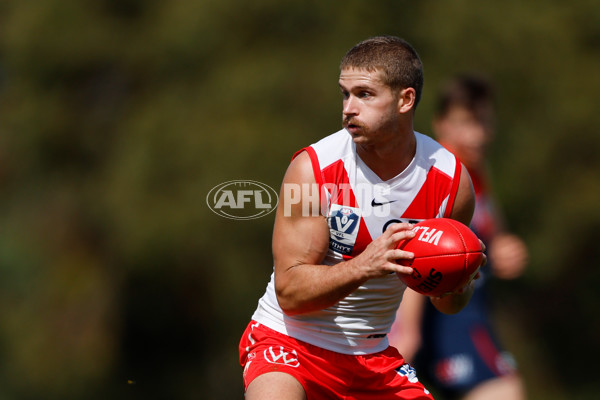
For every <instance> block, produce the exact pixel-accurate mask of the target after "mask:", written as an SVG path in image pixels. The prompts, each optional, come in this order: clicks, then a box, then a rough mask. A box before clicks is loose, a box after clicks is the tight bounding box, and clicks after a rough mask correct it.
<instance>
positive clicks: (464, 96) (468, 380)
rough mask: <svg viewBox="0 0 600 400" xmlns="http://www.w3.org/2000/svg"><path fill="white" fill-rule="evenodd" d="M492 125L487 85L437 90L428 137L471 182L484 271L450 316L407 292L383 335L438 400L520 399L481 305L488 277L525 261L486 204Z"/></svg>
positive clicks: (506, 273)
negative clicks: (484, 251) (433, 138)
mask: <svg viewBox="0 0 600 400" xmlns="http://www.w3.org/2000/svg"><path fill="white" fill-rule="evenodd" d="M493 124H494V106H493V96H492V90H491V87H490V85H489V84H488V82H487V81H485V80H484V79H481V78H478V77H476V76H468V75H461V76H457V77H455V78H454V79H453V80H451V81H450V82H449V83H448V84H447V86H446V87H445V88H444V89H443V91H442V93H441V96H440V98H439V101H438V105H437V110H436V116H435V119H434V121H433V131H434V134H435V136H436V139H437V140H438V141H439V142H440V143H441V144H442V145H444V146H445V147H446V148H447V149H449V150H450V151H451V152H453V153H454V154H455V155H456V156H457V157H458V158H459V159H460V160H461V161H462V162H463V164H464V165H465V166H466V167H467V169H468V171H469V174H470V175H471V179H472V181H473V186H474V188H475V198H476V206H475V213H474V215H473V219H472V221H471V225H470V226H471V229H472V230H473V231H474V232H475V233H476V234H477V235H478V236H479V237H480V238H481V239H482V240H483V241H484V243H485V244H486V246H487V250H488V252H487V254H488V263H487V265H486V266H484V267H483V268H482V269H481V279H478V280H477V281H476V286H475V293H474V295H473V298H472V299H471V302H470V303H469V304H468V305H467V307H465V308H464V309H463V310H462V311H461V312H460V313H459V314H457V315H444V314H441V313H439V312H437V311H436V310H434V309H433V308H432V307H431V306H430V305H429V304H428V303H429V302H425V301H424V300H425V298H424V297H423V296H421V295H419V294H417V293H415V292H413V291H411V290H409V289H407V291H406V293H405V295H404V299H403V301H402V304H401V307H400V309H399V311H398V315H397V319H396V322H395V325H394V327H393V328H392V332H391V334H390V343H391V344H392V345H394V346H396V347H397V348H398V349H399V350H400V352H401V353H402V354H403V355H404V357H405V358H406V359H407V360H408V361H412V364H413V366H415V367H416V369H417V370H418V371H419V373H420V375H421V377H422V378H424V380H426V381H427V382H428V383H429V385H431V387H432V388H434V389H437V390H436V391H437V392H438V393H440V394H441V395H443V396H444V398H445V399H465V400H467V399H468V400H494V399H502V400H520V399H524V398H525V393H524V389H523V385H522V382H521V379H520V377H519V375H518V374H517V371H516V369H515V365H514V362H513V359H512V357H511V356H510V354H508V353H507V352H505V351H503V350H502V348H501V347H500V346H499V344H498V341H497V340H496V338H495V337H494V333H493V331H492V329H491V323H490V318H489V308H488V299H487V298H486V294H487V286H488V281H489V279H490V277H492V276H493V277H497V278H501V279H513V278H516V277H518V276H520V275H521V273H522V271H523V269H524V267H525V265H526V263H527V259H528V252H527V248H526V246H525V244H524V243H523V241H522V240H521V239H520V238H519V237H517V236H515V235H513V234H510V233H507V232H506V231H505V228H504V226H503V222H502V219H501V217H500V215H499V213H498V209H497V208H496V206H495V204H494V201H493V199H492V196H491V190H490V187H489V180H488V173H487V165H486V150H487V149H488V147H489V145H490V143H491V141H492V139H493V135H494V133H493Z"/></svg>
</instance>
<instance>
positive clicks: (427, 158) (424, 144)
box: [415, 131, 458, 175]
mask: <svg viewBox="0 0 600 400" xmlns="http://www.w3.org/2000/svg"><path fill="white" fill-rule="evenodd" d="M415 137H416V139H417V155H416V158H417V159H419V160H421V162H424V163H427V164H429V165H431V166H433V165H435V166H436V168H438V169H441V170H443V171H444V172H447V173H449V174H450V175H452V174H453V173H454V170H455V169H456V164H457V162H458V160H457V159H456V157H455V156H454V154H452V153H451V152H450V151H449V150H448V149H446V148H445V147H444V146H442V145H441V144H440V143H439V142H438V141H436V140H435V139H433V138H432V137H430V136H427V135H424V134H422V133H419V132H416V131H415Z"/></svg>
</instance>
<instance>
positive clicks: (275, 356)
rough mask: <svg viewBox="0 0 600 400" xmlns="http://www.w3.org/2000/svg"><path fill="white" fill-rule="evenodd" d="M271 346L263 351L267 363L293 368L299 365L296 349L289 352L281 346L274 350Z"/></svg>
mask: <svg viewBox="0 0 600 400" xmlns="http://www.w3.org/2000/svg"><path fill="white" fill-rule="evenodd" d="M273 347H274V346H270V347H269V348H268V349H266V350H265V352H264V356H265V360H266V361H267V362H268V363H270V364H279V365H287V366H288V367H293V368H297V367H299V366H300V361H298V353H296V350H292V351H291V352H289V351H285V350H284V349H283V346H279V349H277V350H275V349H274V348H273Z"/></svg>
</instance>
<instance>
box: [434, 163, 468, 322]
mask: <svg viewBox="0 0 600 400" xmlns="http://www.w3.org/2000/svg"><path fill="white" fill-rule="evenodd" d="M474 210H475V193H474V191H473V184H472V183H471V177H470V176H469V173H468V172H467V169H466V168H465V166H464V165H463V166H462V168H461V174H460V183H459V185H458V191H457V193H456V199H455V200H454V207H453V208H452V212H451V213H450V218H452V219H455V220H457V221H460V222H462V223H463V224H465V225H467V226H469V224H470V223H471V218H472V217H473V211H474ZM473 289H474V287H473V281H471V282H469V283H468V284H467V285H466V286H465V287H464V288H462V289H461V290H459V291H458V292H455V293H453V294H449V295H447V296H443V297H430V299H431V303H432V304H433V305H434V306H435V308H437V309H438V311H440V312H443V313H444V314H456V313H457V312H459V311H460V310H462V309H463V308H464V307H465V306H466V305H467V303H468V302H469V300H470V299H471V296H472V295H473Z"/></svg>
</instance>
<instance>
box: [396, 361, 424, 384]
mask: <svg viewBox="0 0 600 400" xmlns="http://www.w3.org/2000/svg"><path fill="white" fill-rule="evenodd" d="M396 371H397V372H398V373H399V374H400V375H402V376H405V377H406V379H408V381H409V382H410V383H417V382H419V378H417V371H416V370H415V369H414V368H413V367H411V365H410V364H404V365H402V366H401V367H400V368H398V369H397V370H396Z"/></svg>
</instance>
